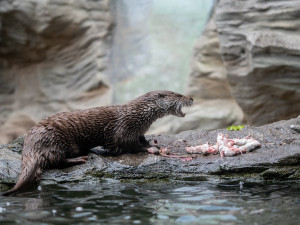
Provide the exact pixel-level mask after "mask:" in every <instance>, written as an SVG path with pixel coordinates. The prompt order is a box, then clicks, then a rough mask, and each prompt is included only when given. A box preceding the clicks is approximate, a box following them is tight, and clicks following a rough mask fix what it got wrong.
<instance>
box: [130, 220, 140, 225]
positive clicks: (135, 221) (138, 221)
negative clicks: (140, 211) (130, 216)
mask: <svg viewBox="0 0 300 225" xmlns="http://www.w3.org/2000/svg"><path fill="white" fill-rule="evenodd" d="M132 222H133V223H134V224H139V223H141V222H142V221H140V220H134V221H132Z"/></svg>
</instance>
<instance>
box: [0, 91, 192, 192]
mask: <svg viewBox="0 0 300 225" xmlns="http://www.w3.org/2000/svg"><path fill="white" fill-rule="evenodd" d="M192 104H193V99H192V98H190V97H187V96H184V95H181V94H179V93H175V92H171V91H151V92H148V93H146V94H144V95H142V96H140V97H138V98H136V99H134V100H132V101H130V102H128V103H127V104H123V105H114V106H103V107H96V108H91V109H87V110H82V111H73V112H61V113H57V114H55V115H52V116H50V117H48V118H46V119H44V120H42V121H41V122H39V123H37V124H36V125H35V126H34V127H32V128H31V129H30V130H29V131H28V133H27V136H26V138H25V140H24V147H23V152H22V170H21V174H20V176H19V179H18V181H17V183H16V185H15V186H14V187H13V188H12V189H11V190H9V191H7V192H5V193H3V194H2V195H4V196H8V195H13V194H16V193H18V192H22V191H24V190H27V189H29V188H30V187H32V186H33V185H35V184H37V183H38V182H39V180H40V178H41V174H42V170H43V169H49V168H61V167H66V166H70V165H74V164H80V163H85V162H86V160H87V156H86V155H87V154H88V153H89V151H90V149H91V148H94V147H97V146H102V147H103V148H104V149H106V151H107V152H109V153H110V154H112V155H119V154H122V153H135V152H138V151H142V150H143V148H144V146H146V145H148V142H147V140H146V138H145V136H144V134H145V132H146V131H147V130H148V129H149V127H150V126H151V124H152V123H153V122H154V121H155V120H157V119H158V118H161V117H163V116H167V115H174V116H178V117H184V116H185V113H183V112H182V107H188V106H191V105H192Z"/></svg>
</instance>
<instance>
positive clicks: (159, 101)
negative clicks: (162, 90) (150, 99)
mask: <svg viewBox="0 0 300 225" xmlns="http://www.w3.org/2000/svg"><path fill="white" fill-rule="evenodd" d="M155 102H156V104H157V105H158V106H159V107H160V108H163V109H167V108H168V104H167V103H166V102H165V101H163V100H162V99H157V100H156V101H155Z"/></svg>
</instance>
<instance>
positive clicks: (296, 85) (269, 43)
mask: <svg viewBox="0 0 300 225" xmlns="http://www.w3.org/2000/svg"><path fill="white" fill-rule="evenodd" d="M216 23H217V27H218V29H217V30H218V34H219V41H220V46H221V55H222V59H223V62H224V65H225V67H226V70H227V72H228V73H227V78H228V81H229V84H230V88H231V92H232V94H233V96H234V98H235V99H236V101H237V102H238V104H239V105H240V106H241V108H242V109H243V111H244V113H245V115H246V118H247V121H248V122H249V123H251V124H255V125H262V124H266V123H269V122H273V121H278V120H282V119H287V118H291V117H295V116H297V115H299V114H300V64H299V60H300V45H299V43H300V1H299V0H290V1H275V0H273V1H260V0H248V1H241V0H235V1H232V0H222V1H220V3H219V4H218V7H217V11H216Z"/></svg>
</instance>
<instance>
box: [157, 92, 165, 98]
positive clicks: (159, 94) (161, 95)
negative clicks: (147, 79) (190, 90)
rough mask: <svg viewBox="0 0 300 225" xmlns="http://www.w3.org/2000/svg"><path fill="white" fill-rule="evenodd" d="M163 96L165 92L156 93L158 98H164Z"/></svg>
mask: <svg viewBox="0 0 300 225" xmlns="http://www.w3.org/2000/svg"><path fill="white" fill-rule="evenodd" d="M165 96H166V95H165V94H162V93H158V97H160V98H164V97H165Z"/></svg>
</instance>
